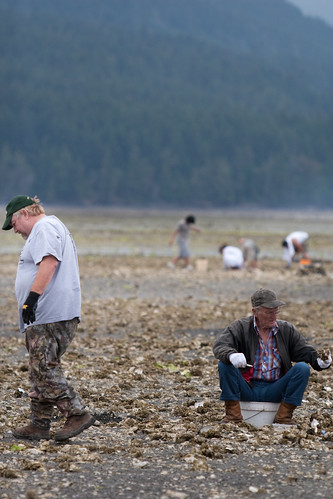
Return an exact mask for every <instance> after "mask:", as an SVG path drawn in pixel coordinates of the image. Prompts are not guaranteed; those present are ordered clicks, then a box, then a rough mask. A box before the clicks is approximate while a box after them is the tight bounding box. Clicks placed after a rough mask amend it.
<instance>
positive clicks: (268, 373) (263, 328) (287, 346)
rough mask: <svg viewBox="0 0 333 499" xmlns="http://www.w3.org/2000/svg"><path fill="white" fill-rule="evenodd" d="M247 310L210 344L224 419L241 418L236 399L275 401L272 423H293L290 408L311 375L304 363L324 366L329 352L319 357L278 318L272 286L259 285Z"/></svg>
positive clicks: (299, 401)
mask: <svg viewBox="0 0 333 499" xmlns="http://www.w3.org/2000/svg"><path fill="white" fill-rule="evenodd" d="M251 304H252V314H253V315H251V316H250V317H247V318H242V319H239V320H236V321H234V322H232V323H231V324H230V325H229V326H228V327H226V328H225V329H224V331H223V332H222V335H221V336H220V337H219V338H218V339H217V341H216V342H215V344H214V347H213V351H214V355H215V357H216V358H217V359H218V360H219V364H218V368H219V378H220V388H221V396H220V399H221V400H223V401H225V411H226V415H225V417H224V419H223V422H235V423H236V422H240V421H242V419H243V418H242V414H241V408H240V403H239V401H240V400H244V401H256V402H279V403H280V406H279V409H278V411H277V413H276V415H275V419H274V422H275V423H278V424H296V422H295V421H294V420H293V418H292V416H293V411H294V409H295V408H296V407H297V406H299V405H301V404H302V397H303V393H304V391H305V389H306V386H307V383H308V379H309V376H310V367H309V365H310V366H311V367H312V368H313V369H315V370H317V371H321V370H323V369H328V368H329V367H330V365H331V362H332V358H331V353H330V351H329V350H327V351H326V352H325V354H321V355H319V354H318V352H317V351H316V349H315V348H314V347H313V346H311V345H309V344H308V343H307V342H306V340H305V338H304V337H303V336H302V334H301V333H300V332H299V331H298V330H297V329H296V328H295V326H293V325H292V324H291V323H290V322H287V321H282V320H277V316H278V313H279V310H280V307H282V306H283V305H285V303H284V302H282V301H280V300H278V299H277V296H276V294H275V292H274V291H272V290H271V289H266V288H260V289H258V290H257V291H255V293H254V294H253V295H252V297H251Z"/></svg>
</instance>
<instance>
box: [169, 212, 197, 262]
mask: <svg viewBox="0 0 333 499" xmlns="http://www.w3.org/2000/svg"><path fill="white" fill-rule="evenodd" d="M190 230H193V231H195V232H201V231H200V229H199V228H198V227H197V226H196V225H195V217H194V216H193V215H188V216H187V217H186V218H185V219H182V220H180V221H179V222H178V224H177V226H176V228H175V229H174V231H173V232H172V234H171V238H170V240H169V245H170V246H172V245H173V243H174V240H175V239H176V238H177V244H178V255H177V256H175V257H174V258H173V260H172V261H171V262H169V263H168V267H170V268H175V267H176V265H177V263H178V262H179V261H180V260H183V261H184V267H185V268H187V269H191V268H192V267H191V265H190V249H189V233H190Z"/></svg>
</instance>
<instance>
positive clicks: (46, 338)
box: [26, 319, 87, 428]
mask: <svg viewBox="0 0 333 499" xmlns="http://www.w3.org/2000/svg"><path fill="white" fill-rule="evenodd" d="M78 322H79V321H78V319H72V320H70V321H61V322H53V323H51V324H39V325H36V326H31V327H28V328H27V329H26V347H27V350H28V352H29V368H30V380H31V382H32V387H31V392H30V393H29V397H30V399H31V416H30V419H31V421H32V423H33V424H34V425H36V426H40V427H43V428H49V427H50V422H51V418H52V415H53V410H54V408H55V407H57V408H58V410H59V411H60V412H61V414H63V415H64V416H65V417H66V418H67V417H69V416H73V415H81V414H84V413H85V412H87V411H86V410H85V405H84V403H83V401H82V400H81V398H80V397H79V395H78V394H77V393H76V392H75V391H74V389H73V388H72V387H71V386H70V385H69V384H68V382H67V380H66V378H65V375H64V373H63V371H62V368H61V362H60V359H61V357H62V355H63V354H64V353H65V352H66V350H67V348H68V346H69V344H70V343H71V341H72V340H73V338H74V336H75V333H76V330H77V326H78Z"/></svg>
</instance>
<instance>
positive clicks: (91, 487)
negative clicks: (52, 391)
mask: <svg viewBox="0 0 333 499" xmlns="http://www.w3.org/2000/svg"><path fill="white" fill-rule="evenodd" d="M207 260H208V269H207V270H206V271H200V270H198V269H197V268H196V262H195V259H193V261H192V263H193V267H194V268H193V270H183V269H180V268H178V269H175V270H171V269H169V268H168V267H167V265H166V264H167V261H168V259H167V258H165V257H156V256H155V257H153V256H150V257H144V256H111V255H110V256H91V255H90V256H89V255H86V256H85V255H82V256H80V272H81V284H82V300H83V302H82V321H81V324H80V326H79V330H78V333H77V336H76V338H75V340H74V342H73V343H72V345H71V346H70V348H69V350H68V352H67V353H66V354H65V356H64V359H63V369H64V371H65V373H66V375H67V377H68V379H69V380H70V382H71V383H72V384H73V386H74V387H75V389H76V390H77V391H78V392H79V393H80V395H81V396H82V398H83V399H84V400H85V402H86V404H87V406H88V407H89V408H90V410H91V411H92V412H94V413H95V414H96V416H97V421H96V423H95V424H94V425H93V426H92V427H90V428H89V429H88V430H86V431H85V432H83V433H82V434H80V435H78V436H77V437H75V438H73V439H71V440H69V441H67V442H65V443H64V444H57V443H55V442H54V440H52V439H51V440H50V441H41V442H26V441H25V442H24V441H21V440H16V439H15V438H14V437H13V436H12V434H11V431H12V429H13V428H15V427H16V426H17V425H21V424H24V423H25V422H26V421H27V418H28V415H29V402H28V400H29V399H28V398H27V392H28V391H29V380H28V371H27V366H28V359H27V354H26V350H25V343H24V335H21V334H20V333H19V332H18V328H17V308H16V300H15V296H14V289H13V288H14V280H15V273H16V264H17V255H2V256H1V258H0V277H1V285H0V311H1V324H0V341H1V350H0V362H1V371H0V377H1V385H0V390H1V400H0V407H1V414H0V425H1V435H0V449H1V455H0V497H1V498H11V499H21V498H22V499H23V498H29V499H32V498H40V499H46V498H52V499H53V498H58V497H59V498H73V499H74V498H81V499H88V498H92V497H97V498H118V497H119V498H121V497H124V498H143V497H144V498H147V499H148V498H165V499H167V498H178V499H186V498H216V499H217V498H224V497H227V498H232V497H239V496H245V497H248V496H258V497H294V498H298V497H299V498H301V497H302V498H310V497H325V498H329V497H333V488H332V487H333V466H332V464H333V399H332V389H333V369H329V370H326V371H323V372H319V373H318V372H315V371H311V377H310V382H309V385H308V389H307V391H306V393H305V395H304V402H303V405H302V406H301V407H300V408H297V410H296V411H295V417H296V419H297V422H298V425H297V426H296V427H290V428H285V427H281V428H278V427H274V426H264V427H261V428H256V427H254V426H252V425H251V424H249V423H246V422H243V423H241V424H239V425H237V426H234V425H231V424H223V423H221V419H222V417H223V415H224V409H223V403H221V402H220V401H219V395H220V391H219V387H218V376H217V361H216V360H215V359H214V356H213V353H212V345H213V343H214V340H215V338H217V337H218V335H219V333H220V331H221V329H222V328H223V327H225V326H226V325H227V324H228V323H229V322H231V321H232V320H234V319H236V318H239V317H242V316H246V315H248V314H249V313H250V311H251V309H250V300H249V298H250V295H251V294H252V292H253V291H254V290H255V289H257V288H259V287H261V286H267V287H270V288H273V289H275V290H276V291H277V293H278V295H279V297H280V298H281V299H283V300H284V301H285V302H286V303H287V305H286V307H284V308H283V310H282V313H281V318H284V319H287V320H289V321H291V322H292V323H293V324H294V325H295V326H296V327H298V328H299V330H300V331H301V332H302V333H303V334H304V335H305V336H306V338H307V339H308V340H309V342H311V343H312V344H313V345H314V346H315V347H316V348H317V349H318V350H321V349H324V348H331V349H332V350H333V340H332V331H333V304H332V289H333V263H329V262H328V263H327V262H326V263H323V264H320V265H319V266H315V267H312V268H310V269H308V270H307V269H302V268H301V267H300V266H299V265H298V264H296V263H295V264H293V266H292V268H291V269H285V268H284V266H283V263H282V261H279V260H274V259H272V260H270V259H263V260H261V261H260V263H259V269H258V270H257V271H246V270H244V271H224V270H222V268H221V263H220V260H219V259H218V258H215V257H212V258H207ZM62 424H63V420H61V419H60V418H59V417H55V419H54V422H53V424H52V434H53V433H54V431H56V429H57V428H59V426H60V425H62Z"/></svg>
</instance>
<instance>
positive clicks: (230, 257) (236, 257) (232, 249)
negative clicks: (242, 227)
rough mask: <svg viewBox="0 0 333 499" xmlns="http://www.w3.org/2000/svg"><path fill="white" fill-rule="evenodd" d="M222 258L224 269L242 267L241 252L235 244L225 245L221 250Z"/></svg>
mask: <svg viewBox="0 0 333 499" xmlns="http://www.w3.org/2000/svg"><path fill="white" fill-rule="evenodd" d="M222 258H223V266H224V268H225V269H241V268H242V267H243V264H244V258H243V253H242V250H241V249H240V248H237V247H236V246H225V248H223V250H222Z"/></svg>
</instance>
